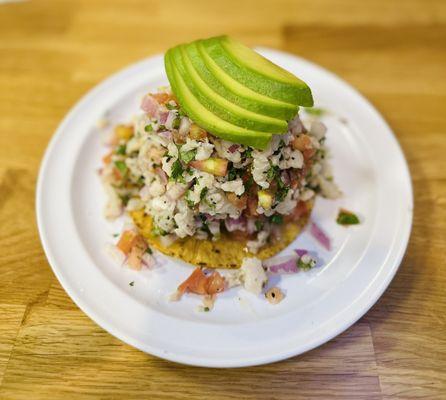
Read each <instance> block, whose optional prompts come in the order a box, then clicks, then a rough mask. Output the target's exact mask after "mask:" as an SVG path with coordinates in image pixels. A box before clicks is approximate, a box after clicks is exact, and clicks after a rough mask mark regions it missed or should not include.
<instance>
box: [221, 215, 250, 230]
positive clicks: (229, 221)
mask: <svg viewBox="0 0 446 400" xmlns="http://www.w3.org/2000/svg"><path fill="white" fill-rule="evenodd" d="M225 226H226V229H227V230H228V232H234V231H243V232H244V231H246V219H245V217H243V216H240V217H238V218H237V219H235V218H226V219H225Z"/></svg>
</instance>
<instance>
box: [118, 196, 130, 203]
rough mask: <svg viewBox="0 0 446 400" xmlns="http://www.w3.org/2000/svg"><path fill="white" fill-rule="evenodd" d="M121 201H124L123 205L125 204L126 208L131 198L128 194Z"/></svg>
mask: <svg viewBox="0 0 446 400" xmlns="http://www.w3.org/2000/svg"><path fill="white" fill-rule="evenodd" d="M120 198H121V200H122V204H124V206H126V205H127V204H128V202H129V200H130V196H129V195H128V194H126V195H124V196H120Z"/></svg>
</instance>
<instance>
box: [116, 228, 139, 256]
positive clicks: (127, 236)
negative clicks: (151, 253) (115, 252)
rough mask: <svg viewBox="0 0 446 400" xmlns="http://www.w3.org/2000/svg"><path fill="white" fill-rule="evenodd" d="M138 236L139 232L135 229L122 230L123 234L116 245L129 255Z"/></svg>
mask: <svg viewBox="0 0 446 400" xmlns="http://www.w3.org/2000/svg"><path fill="white" fill-rule="evenodd" d="M137 237H138V233H137V232H135V231H132V230H127V231H124V232H122V235H121V237H120V238H119V241H118V244H117V245H116V246H117V247H118V249H119V250H121V251H122V252H123V253H124V254H125V255H126V256H127V255H128V254H129V253H130V251H131V250H132V247H133V246H134V244H135V241H136V238H137Z"/></svg>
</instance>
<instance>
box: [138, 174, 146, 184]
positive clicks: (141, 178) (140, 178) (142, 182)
mask: <svg viewBox="0 0 446 400" xmlns="http://www.w3.org/2000/svg"><path fill="white" fill-rule="evenodd" d="M144 182H145V178H144V177H143V176H140V177H139V178H138V182H136V183H137V184H138V185H144Z"/></svg>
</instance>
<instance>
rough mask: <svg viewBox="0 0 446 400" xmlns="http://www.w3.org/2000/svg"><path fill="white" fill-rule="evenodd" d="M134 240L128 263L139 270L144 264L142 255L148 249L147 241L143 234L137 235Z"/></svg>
mask: <svg viewBox="0 0 446 400" xmlns="http://www.w3.org/2000/svg"><path fill="white" fill-rule="evenodd" d="M133 242H134V243H133V246H132V249H131V250H130V254H129V258H128V260H127V264H128V266H129V267H131V268H133V269H136V270H139V269H141V266H142V256H143V255H144V253H145V251H146V250H147V243H146V241H145V240H144V239H143V237H142V236H141V235H137V237H136V238H135V240H134V241H133Z"/></svg>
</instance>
